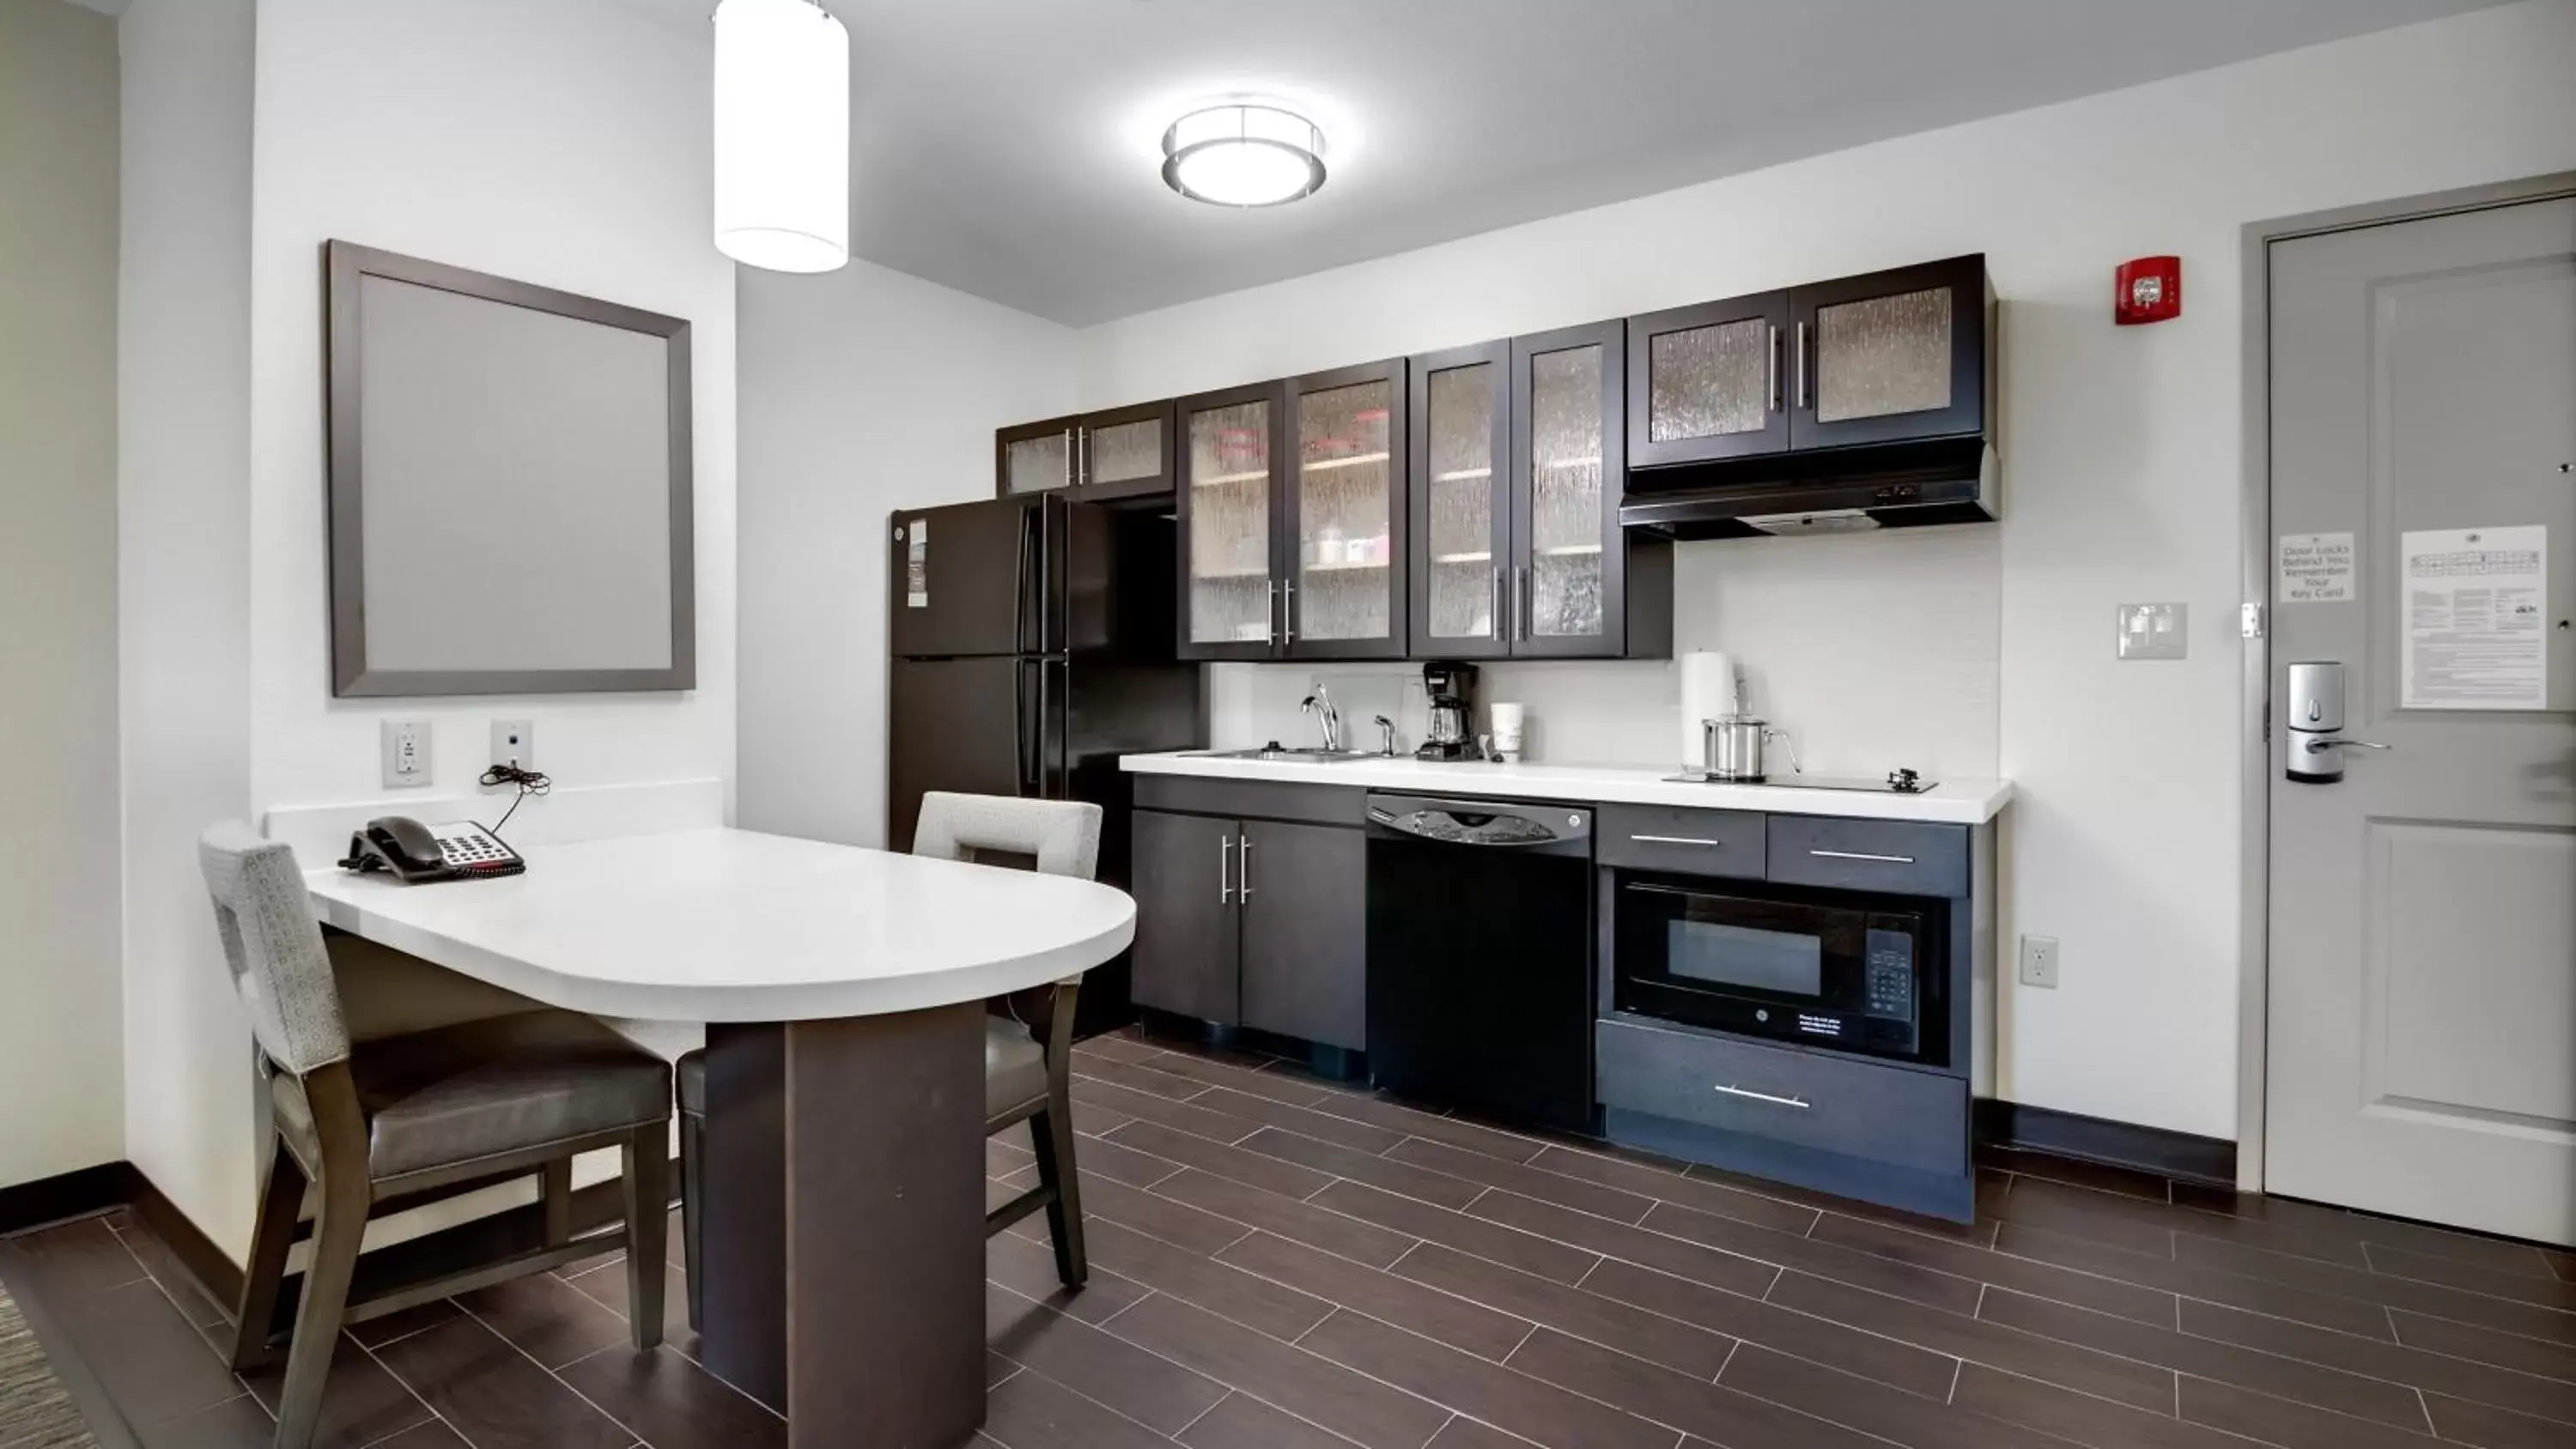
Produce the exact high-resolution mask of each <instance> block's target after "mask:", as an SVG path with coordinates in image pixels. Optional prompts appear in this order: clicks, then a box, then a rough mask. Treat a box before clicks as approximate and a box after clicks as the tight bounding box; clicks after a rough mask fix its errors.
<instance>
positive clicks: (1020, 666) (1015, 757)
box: [1011, 659, 1046, 796]
mask: <svg viewBox="0 0 2576 1449" xmlns="http://www.w3.org/2000/svg"><path fill="white" fill-rule="evenodd" d="M1043 667H1044V666H1043V665H1042V664H1041V663H1040V662H1039V661H1037V660H1034V659H1022V660H1019V661H1017V662H1016V663H1014V664H1013V665H1012V666H1011V776H1012V781H1011V783H1012V786H1013V788H1014V789H1015V790H1016V791H1017V793H1019V794H1020V795H1022V796H1033V795H1036V794H1038V793H1039V792H1040V788H1041V782H1040V780H1039V778H1038V775H1039V764H1040V755H1039V751H1041V750H1042V749H1044V748H1045V741H1046V730H1045V725H1044V721H1043V718H1042V713H1043V711H1044V709H1045V704H1044V701H1043V699H1041V700H1040V702H1039V706H1038V707H1039V710H1040V712H1041V713H1040V714H1036V715H1033V714H1031V713H1030V711H1029V703H1030V700H1029V671H1030V670H1032V669H1039V668H1043ZM1041 685H1043V680H1041Z"/></svg>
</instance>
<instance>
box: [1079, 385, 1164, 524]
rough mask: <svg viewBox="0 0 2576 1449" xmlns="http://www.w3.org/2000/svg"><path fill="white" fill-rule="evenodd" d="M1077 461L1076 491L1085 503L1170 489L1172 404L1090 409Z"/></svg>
mask: <svg viewBox="0 0 2576 1449" xmlns="http://www.w3.org/2000/svg"><path fill="white" fill-rule="evenodd" d="M1080 440H1081V443H1082V456H1081V457H1080V458H1078V459H1076V460H1075V464H1074V477H1075V480H1076V487H1075V495H1076V497H1077V498H1078V500H1079V501H1081V502H1085V503H1102V502H1108V501H1110V500H1113V499H1121V498H1142V497H1146V496H1149V495H1152V494H1160V493H1169V492H1171V491H1172V407H1171V404H1169V403H1144V404H1141V405H1138V406H1135V407H1125V408H1116V409H1112V410H1110V411H1107V412H1098V413H1088V414H1085V415H1084V417H1083V419H1082V431H1081V433H1080Z"/></svg>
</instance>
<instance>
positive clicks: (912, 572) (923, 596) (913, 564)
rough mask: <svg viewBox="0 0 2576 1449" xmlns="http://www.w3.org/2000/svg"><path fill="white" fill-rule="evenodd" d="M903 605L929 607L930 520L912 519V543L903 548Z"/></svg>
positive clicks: (919, 607)
mask: <svg viewBox="0 0 2576 1449" xmlns="http://www.w3.org/2000/svg"><path fill="white" fill-rule="evenodd" d="M903 606H904V607H905V608H907V609H927V608H929V607H930V520H929V519H927V518H916V519H914V520H913V521H912V543H911V547H910V548H908V549H906V550H905V556H904V587H903Z"/></svg>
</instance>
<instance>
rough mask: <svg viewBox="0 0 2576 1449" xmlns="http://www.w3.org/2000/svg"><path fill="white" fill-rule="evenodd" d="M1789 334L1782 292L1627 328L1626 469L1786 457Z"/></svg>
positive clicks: (1647, 319) (1633, 322) (1659, 316)
mask: <svg viewBox="0 0 2576 1449" xmlns="http://www.w3.org/2000/svg"><path fill="white" fill-rule="evenodd" d="M1788 330H1789V294H1788V293H1786V292H1765V293H1762V294H1760V295H1759V296H1752V297H1737V298H1733V299H1731V300H1728V301H1724V302H1709V303H1705V304H1703V305H1700V306H1697V307H1682V308H1677V309H1675V310H1673V311H1670V312H1657V313H1653V314H1651V315H1649V316H1644V317H1631V318H1629V319H1628V375H1629V376H1630V377H1631V378H1634V379H1636V386H1635V387H1634V388H1632V389H1630V391H1629V395H1628V465H1629V466H1630V467H1632V468H1652V467H1658V466H1661V465H1663V464H1667V463H1697V462H1705V461H1708V460H1710V459H1714V458H1740V457H1744V456H1747V455H1749V454H1754V453H1776V452H1779V451H1781V450H1782V449H1784V448H1786V447H1788V446H1789V412H1788V407H1787V402H1788V397H1787V387H1788V376H1787V373H1788V369H1787V365H1786V362H1787V360H1786V358H1785V357H1784V356H1783V353H1784V351H1785V349H1786V346H1787V342H1786V338H1787V334H1788Z"/></svg>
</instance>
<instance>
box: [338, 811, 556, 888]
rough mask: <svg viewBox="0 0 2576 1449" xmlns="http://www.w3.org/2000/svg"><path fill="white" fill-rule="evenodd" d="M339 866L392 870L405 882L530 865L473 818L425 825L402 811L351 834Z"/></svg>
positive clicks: (515, 870) (510, 871) (474, 876)
mask: <svg viewBox="0 0 2576 1449" xmlns="http://www.w3.org/2000/svg"><path fill="white" fill-rule="evenodd" d="M340 868H341V869H343V870H353V871H356V872H358V873H360V874H361V875H363V874H365V873H366V872H368V871H375V870H382V871H391V872H392V873H393V876H394V879H396V880H399V881H401V882H402V883H403V884H405V885H417V884H419V883H421V882H423V881H433V880H479V879H483V878H486V877H490V876H504V875H517V874H519V873H520V872H521V871H524V870H526V869H527V868H528V863H527V862H526V861H524V860H522V859H520V858H519V853H518V852H517V851H515V850H512V849H511V848H510V847H509V846H507V845H505V844H503V843H502V841H501V838H500V837H499V836H497V835H494V834H493V833H492V832H491V831H489V830H486V829H484V828H483V827H482V826H480V825H477V824H475V823H474V822H473V821H471V820H454V821H449V822H447V823H446V824H443V825H423V824H421V823H420V822H419V821H417V820H414V819H412V818H410V817H409V816H406V815H384V816H379V817H377V818H376V819H374V820H370V821H368V822H367V828H366V829H364V830H361V831H359V832H358V833H357V834H355V835H352V836H350V837H349V858H348V859H347V860H344V861H341V862H340Z"/></svg>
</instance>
